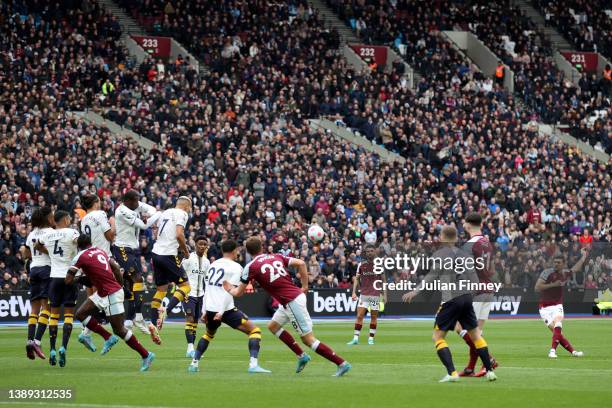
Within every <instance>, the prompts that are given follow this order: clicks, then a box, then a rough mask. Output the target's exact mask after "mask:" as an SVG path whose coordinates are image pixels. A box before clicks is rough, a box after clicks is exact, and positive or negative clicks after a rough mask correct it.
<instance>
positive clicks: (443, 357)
mask: <svg viewBox="0 0 612 408" xmlns="http://www.w3.org/2000/svg"><path fill="white" fill-rule="evenodd" d="M436 351H437V353H438V358H439V359H440V361H441V362H442V364H444V367H446V372H448V374H449V375H456V374H457V371H456V370H455V365H454V364H453V356H452V354H451V351H450V349H449V348H448V343H447V342H446V340H444V339H440V340H438V341H436Z"/></svg>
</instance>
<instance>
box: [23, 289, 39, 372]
mask: <svg viewBox="0 0 612 408" xmlns="http://www.w3.org/2000/svg"><path fill="white" fill-rule="evenodd" d="M39 312H40V299H37V300H34V301H32V311H31V312H30V315H29V316H28V337H27V341H26V356H27V357H28V358H29V359H30V360H34V359H36V353H35V352H34V335H35V334H36V323H38V315H39Z"/></svg>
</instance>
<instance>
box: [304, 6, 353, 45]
mask: <svg viewBox="0 0 612 408" xmlns="http://www.w3.org/2000/svg"><path fill="white" fill-rule="evenodd" d="M310 4H312V7H314V8H315V9H316V10H317V11H318V12H319V16H320V17H321V20H323V23H324V24H325V25H326V26H327V27H330V28H335V29H336V30H337V31H338V34H340V40H341V42H342V44H359V43H361V42H362V41H361V40H359V38H357V36H356V35H355V33H353V31H352V30H351V29H350V28H349V27H348V26H347V25H346V24H345V23H344V21H342V20H340V19H339V18H338V16H337V15H336V14H335V13H334V11H333V10H332V9H330V8H329V7H328V6H327V4H325V1H322V0H311V1H310Z"/></svg>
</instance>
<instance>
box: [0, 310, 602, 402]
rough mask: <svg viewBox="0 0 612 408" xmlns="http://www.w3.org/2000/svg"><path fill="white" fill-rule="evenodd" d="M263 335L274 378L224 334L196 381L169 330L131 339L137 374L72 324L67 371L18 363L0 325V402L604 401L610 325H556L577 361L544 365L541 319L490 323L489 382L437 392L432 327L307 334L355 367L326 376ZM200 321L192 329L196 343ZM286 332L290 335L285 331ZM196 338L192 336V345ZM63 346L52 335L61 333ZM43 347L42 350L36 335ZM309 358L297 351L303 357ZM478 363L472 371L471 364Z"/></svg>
mask: <svg viewBox="0 0 612 408" xmlns="http://www.w3.org/2000/svg"><path fill="white" fill-rule="evenodd" d="M258 325H259V327H261V328H262V330H263V332H264V335H263V338H262V343H261V353H260V365H261V366H262V367H264V368H267V369H270V370H272V374H248V373H247V367H248V360H249V354H248V348H247V337H246V336H245V335H244V334H242V333H239V332H236V331H234V330H232V329H230V328H228V327H226V326H223V327H222V328H220V329H219V331H218V332H217V335H216V336H215V339H214V340H213V342H212V343H211V345H210V347H209V348H208V351H207V352H206V354H205V355H204V357H203V358H202V360H201V362H200V370H201V371H200V372H199V373H195V374H194V373H188V372H187V366H188V365H189V362H190V360H189V359H188V358H186V357H185V351H186V342H185V336H184V328H183V325H179V324H166V325H165V327H164V329H163V331H162V339H163V345H162V346H156V345H154V344H152V342H151V341H150V339H149V337H148V336H145V335H144V334H140V333H137V334H136V335H137V336H138V338H139V340H141V341H142V343H143V344H144V345H145V347H147V348H148V349H149V350H151V351H153V352H155V354H156V360H155V362H154V363H153V366H152V367H151V370H150V371H149V372H145V373H141V372H139V371H138V370H139V367H140V357H139V356H138V355H137V354H136V353H135V352H134V351H132V350H131V349H130V348H128V346H127V345H125V344H124V343H123V342H122V341H120V342H119V343H118V344H117V345H116V346H115V347H114V348H113V349H112V350H111V351H110V352H109V353H108V354H107V355H105V356H101V355H100V354H99V350H100V349H101V348H102V347H101V346H102V339H101V338H99V337H97V336H96V335H95V334H94V339H95V342H96V345H97V346H98V352H96V353H92V352H89V351H87V350H86V349H85V348H84V347H83V346H82V345H81V344H79V343H78V341H77V336H78V333H79V332H80V329H79V328H77V325H75V329H74V331H73V335H72V338H71V341H70V345H69V348H68V354H67V356H68V358H67V365H66V367H64V368H60V367H59V366H55V367H51V366H50V365H49V363H48V362H47V361H44V360H40V359H37V360H35V361H31V360H28V359H27V358H26V356H25V336H26V328H25V327H19V328H17V327H2V328H0V350H2V352H1V353H0V362H1V363H2V370H1V371H0V388H1V389H2V397H1V399H0V406H14V407H38V406H48V407H54V406H57V407H71V406H82V407H88V408H97V407H106V408H113V407H116V408H127V407H136V406H143V407H207V408H208V407H241V406H244V407H249V408H252V407H266V408H269V407H342V408H348V407H380V408H386V407H436V408H443V407H455V408H456V407H467V406H486V407H495V408H501V407H512V408H521V407H523V406H525V407H598V408H603V407H605V406H609V403H610V401H611V400H612V387H611V385H610V384H611V380H612V319H610V318H599V319H571V318H568V319H566V320H565V322H564V325H563V333H564V335H565V336H566V337H567V338H568V339H569V340H570V342H571V343H572V345H573V346H574V347H575V348H576V349H577V350H581V351H584V353H585V356H584V357H582V358H576V357H571V356H570V355H569V353H567V352H566V351H565V350H564V349H562V348H561V347H559V349H558V354H559V358H557V359H556V360H553V359H549V358H548V357H547V353H548V350H549V349H550V342H551V334H550V332H549V330H548V329H547V328H546V327H545V326H544V324H543V323H542V322H541V321H540V320H536V319H521V320H492V321H489V322H487V324H486V326H485V330H484V337H485V338H486V339H487V342H488V343H489V346H490V351H491V353H492V354H493V355H494V356H495V357H496V358H497V360H498V361H499V364H500V366H499V368H498V369H497V370H496V372H497V375H498V378H499V379H498V381H496V382H491V383H490V382H487V381H486V380H485V379H484V378H462V379H461V381H460V382H458V383H446V384H439V383H438V380H439V379H440V378H441V377H443V376H444V374H445V373H446V372H445V369H444V367H443V366H442V364H441V363H440V361H439V360H438V357H437V355H436V353H435V350H434V346H433V343H432V341H431V329H432V322H431V321H411V320H402V321H399V320H383V321H380V322H379V325H378V333H377V337H376V344H375V345H373V346H369V345H368V344H367V332H368V330H367V327H368V326H367V321H366V324H364V329H363V330H362V336H361V339H360V344H359V345H357V346H347V345H346V342H347V341H349V340H350V339H351V338H352V335H353V323H352V321H346V322H340V323H339V322H337V321H336V322H322V323H316V324H315V334H316V336H317V337H318V338H319V339H320V340H321V341H323V342H325V343H327V344H328V345H329V346H331V347H332V348H333V349H334V350H335V351H336V353H338V354H340V355H341V356H342V357H344V358H345V359H347V360H348V361H350V363H351V364H352V365H353V369H352V370H351V371H350V372H349V373H348V374H347V375H346V376H345V377H341V378H333V377H332V376H331V375H332V374H333V373H334V372H335V368H336V367H335V366H334V365H333V364H332V363H330V362H328V361H327V360H325V359H323V358H322V357H320V356H319V355H317V354H316V353H314V352H312V351H311V350H307V352H308V353H309V354H310V355H311V357H312V361H311V362H310V363H309V364H308V366H307V367H306V368H305V370H304V371H303V372H302V373H300V374H296V373H295V365H296V358H295V355H294V354H293V353H292V352H291V351H290V350H289V349H288V348H287V347H286V346H285V345H284V344H283V343H281V342H280V341H279V340H278V339H277V338H276V337H274V336H273V335H272V334H271V333H269V332H268V331H267V329H266V328H265V322H258ZM202 332H203V325H202V324H200V325H199V327H198V335H199V336H201V335H202ZM292 334H293V335H294V336H295V333H293V332H292ZM199 336H198V339H199ZM58 337H59V338H58V345H59V343H60V342H61V328H60V332H59V336H58ZM448 340H449V345H450V348H451V351H452V354H453V359H454V361H455V365H456V367H457V369H458V370H461V369H462V368H463V367H464V365H465V363H466V362H467V354H468V349H467V346H466V345H465V343H464V342H463V341H462V340H461V339H460V338H459V336H457V335H456V334H455V333H449V335H448ZM43 349H44V351H45V353H46V354H48V337H47V334H45V337H44V339H43ZM305 350H306V349H305ZM479 367H480V366H477V368H479ZM66 388H70V389H72V392H73V398H72V399H71V400H64V401H61V400H53V401H51V400H27V401H23V400H22V401H19V400H14V399H13V400H10V399H9V398H8V396H7V390H8V389H66Z"/></svg>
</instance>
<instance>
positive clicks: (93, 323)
mask: <svg viewBox="0 0 612 408" xmlns="http://www.w3.org/2000/svg"><path fill="white" fill-rule="evenodd" d="M82 323H83V326H85V327H87V328H88V329H89V330H91V331H92V332H94V333H97V334H99V335H100V336H102V338H104V340H108V339H110V336H111V334H110V333H109V332H108V331H107V330H106V329H105V328H104V327H102V325H101V324H100V323H98V321H97V320H96V318H95V317H93V316H87V317H86V318H85V320H83V322H82Z"/></svg>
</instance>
